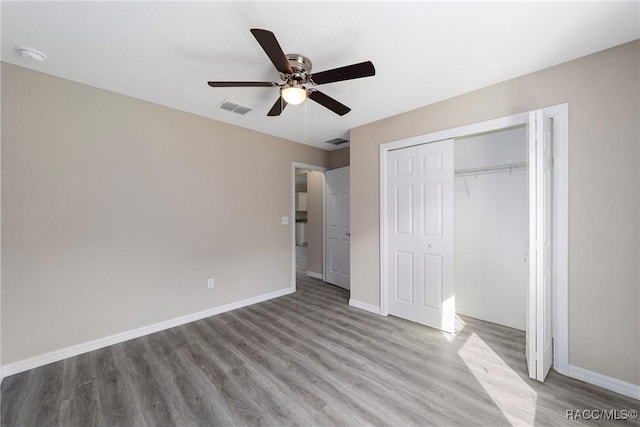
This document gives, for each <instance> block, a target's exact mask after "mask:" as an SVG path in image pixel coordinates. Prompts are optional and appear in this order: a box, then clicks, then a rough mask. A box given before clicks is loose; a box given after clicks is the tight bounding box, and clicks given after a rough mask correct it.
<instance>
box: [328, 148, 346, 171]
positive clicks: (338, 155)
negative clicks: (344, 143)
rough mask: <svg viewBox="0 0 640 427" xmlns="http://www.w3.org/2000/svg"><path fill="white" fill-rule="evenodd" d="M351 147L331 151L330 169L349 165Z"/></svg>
mask: <svg viewBox="0 0 640 427" xmlns="http://www.w3.org/2000/svg"><path fill="white" fill-rule="evenodd" d="M349 152H350V150H349V147H345V148H341V149H339V150H333V151H329V169H338V168H342V167H345V166H349Z"/></svg>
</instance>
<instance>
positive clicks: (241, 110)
mask: <svg viewBox="0 0 640 427" xmlns="http://www.w3.org/2000/svg"><path fill="white" fill-rule="evenodd" d="M218 107H219V108H221V109H222V110H227V111H231V112H232V113H236V114H242V115H244V114H247V113H248V112H249V111H251V107H247V106H244V105H240V104H236V103H235V102H230V101H222V102H221V103H220V105H218Z"/></svg>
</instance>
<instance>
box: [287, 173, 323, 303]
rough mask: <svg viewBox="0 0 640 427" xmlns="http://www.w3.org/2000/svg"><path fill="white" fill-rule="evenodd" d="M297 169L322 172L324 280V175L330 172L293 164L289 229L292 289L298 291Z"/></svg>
mask: <svg viewBox="0 0 640 427" xmlns="http://www.w3.org/2000/svg"><path fill="white" fill-rule="evenodd" d="M296 169H306V170H311V171H316V172H322V277H323V279H324V274H325V272H324V244H325V242H324V240H325V235H324V234H325V233H324V226H325V223H324V219H325V212H324V173H325V172H326V171H328V170H329V168H325V167H324V166H317V165H310V164H307V163H301V162H291V197H290V200H289V203H290V207H289V218H290V220H289V225H290V227H289V229H290V234H291V288H292V289H293V291H294V292H295V291H296Z"/></svg>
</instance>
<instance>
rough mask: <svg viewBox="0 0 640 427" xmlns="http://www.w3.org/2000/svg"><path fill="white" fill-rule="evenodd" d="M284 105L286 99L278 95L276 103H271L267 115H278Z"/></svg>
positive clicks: (285, 104)
mask: <svg viewBox="0 0 640 427" xmlns="http://www.w3.org/2000/svg"><path fill="white" fill-rule="evenodd" d="M286 106H287V101H285V100H284V99H283V98H282V97H281V96H280V97H278V99H277V100H276V103H275V104H273V107H271V110H269V112H268V113H267V116H279V115H280V113H282V110H284V107H286Z"/></svg>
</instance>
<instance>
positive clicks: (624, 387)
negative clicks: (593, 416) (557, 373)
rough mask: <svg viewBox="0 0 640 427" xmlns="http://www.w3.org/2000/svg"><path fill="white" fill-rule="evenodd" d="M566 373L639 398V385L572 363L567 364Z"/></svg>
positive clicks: (633, 397)
mask: <svg viewBox="0 0 640 427" xmlns="http://www.w3.org/2000/svg"><path fill="white" fill-rule="evenodd" d="M567 374H568V376H569V377H571V378H575V379H577V380H580V381H584V382H586V383H589V384H593V385H597V386H599V387H602V388H606V389H607V390H611V391H615V392H616V393H620V394H624V395H625V396H627V397H631V398H632V399H637V400H640V385H635V384H631V383H628V382H626V381H622V380H619V379H616V378H612V377H608V376H606V375H602V374H599V373H597V372H593V371H590V370H588V369H584V368H580V367H578V366H573V365H569V372H568V373H567Z"/></svg>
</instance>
